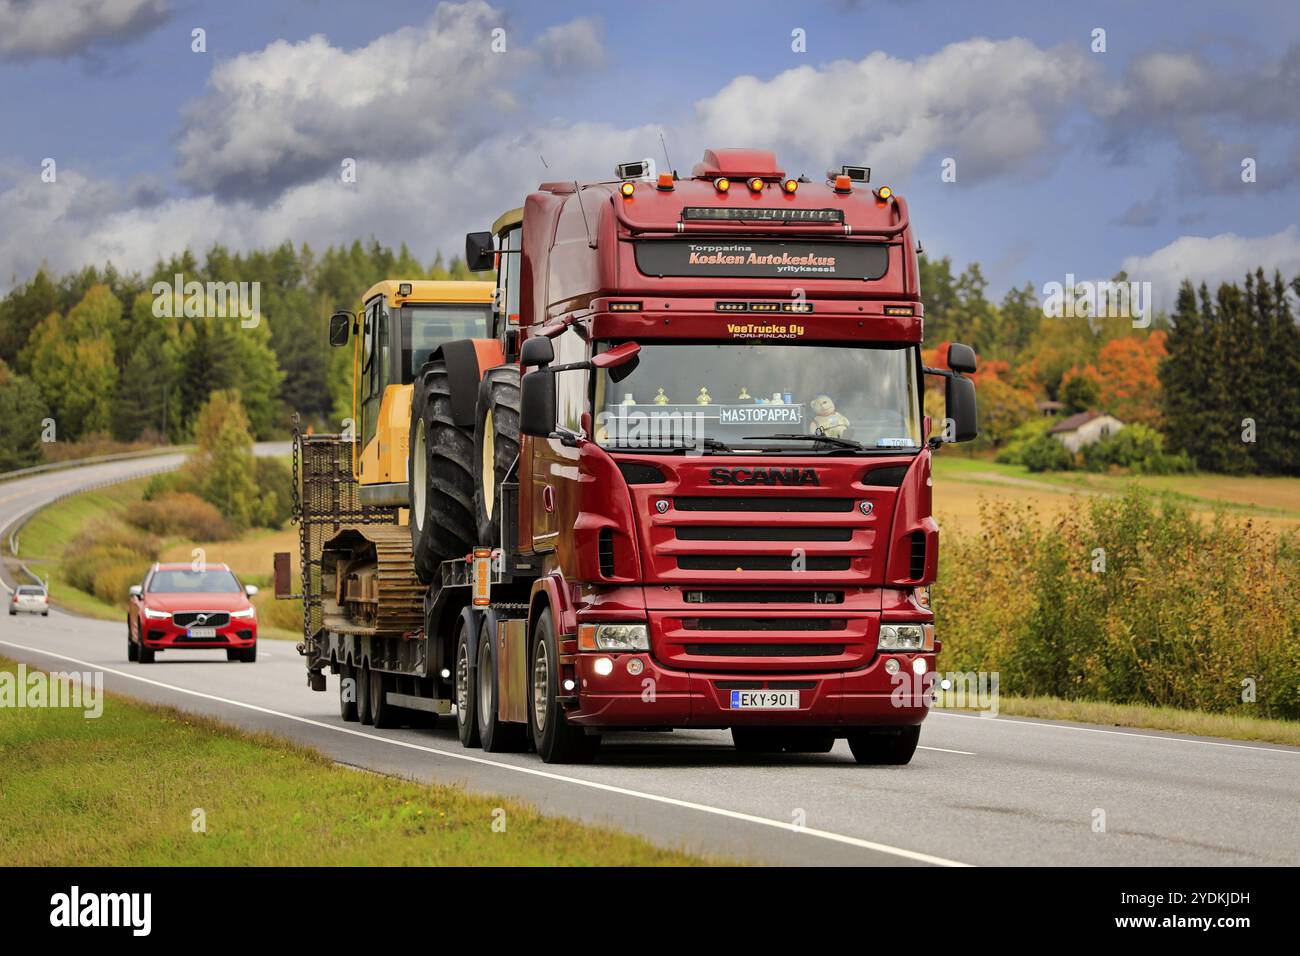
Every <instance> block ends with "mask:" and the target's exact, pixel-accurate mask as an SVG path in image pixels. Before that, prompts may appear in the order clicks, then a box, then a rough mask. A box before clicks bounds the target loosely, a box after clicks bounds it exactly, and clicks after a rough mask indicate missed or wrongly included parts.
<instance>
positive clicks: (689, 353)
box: [594, 342, 921, 454]
mask: <svg viewBox="0 0 1300 956" xmlns="http://www.w3.org/2000/svg"><path fill="white" fill-rule="evenodd" d="M638 360H639V361H638V362H637V364H636V367H635V368H634V369H633V370H632V371H631V372H630V374H627V375H626V377H624V378H623V379H622V381H619V382H615V381H614V380H613V378H612V377H611V372H614V373H615V374H618V372H620V371H622V372H626V371H627V368H626V367H624V368H623V369H621V370H606V371H605V372H603V373H601V374H600V375H599V376H598V377H597V380H596V396H595V410H596V418H595V435H594V438H595V440H596V441H597V442H598V443H600V444H602V445H604V446H606V447H608V448H621V449H626V450H633V449H635V450H646V451H658V450H674V449H680V448H694V449H699V450H701V451H706V452H710V453H720V452H723V451H725V450H728V449H729V450H731V451H735V452H754V451H769V452H786V451H794V450H799V451H802V452H804V453H808V452H809V451H817V452H818V453H822V452H825V453H827V454H855V453H857V452H858V451H870V452H884V451H896V452H897V451H901V452H906V451H915V450H917V449H919V448H920V447H921V409H920V398H919V395H918V392H917V373H918V364H917V363H918V356H917V352H916V347H915V346H913V345H904V346H876V347H859V346H855V347H847V346H841V345H815V344H808V345H795V344H781V345H768V344H750V343H745V344H741V343H737V344H704V343H682V344H663V345H660V344H646V343H645V342H642V343H641V352H640V354H639V355H638ZM815 435H825V436H827V437H828V438H832V439H839V441H837V442H830V441H827V442H824V443H817V442H811V441H809V440H808V436H815ZM779 436H797V437H794V438H782V437H779ZM855 444H856V446H858V447H854V445H855ZM724 446H725V447H724Z"/></svg>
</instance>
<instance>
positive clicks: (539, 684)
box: [528, 610, 600, 763]
mask: <svg viewBox="0 0 1300 956" xmlns="http://www.w3.org/2000/svg"><path fill="white" fill-rule="evenodd" d="M529 660H530V662H531V667H530V669H529V688H530V694H529V702H528V703H529V706H528V721H529V724H530V726H531V727H532V731H533V744H534V745H535V746H536V747H537V753H538V754H539V755H541V758H542V760H543V761H544V762H545V763H587V762H589V761H590V760H591V759H592V758H593V757H595V756H596V749H597V748H598V747H599V746H600V738H599V737H596V736H589V735H588V734H587V733H586V732H584V731H583V729H582V728H581V727H579V726H577V725H575V724H570V723H569V722H568V720H567V718H566V717H565V714H564V708H563V707H561V706H560V700H559V697H560V690H559V681H560V667H559V663H560V649H559V642H558V641H556V639H555V626H554V625H553V624H552V623H551V612H550V611H549V610H546V611H543V612H542V613H541V616H540V617H538V618H537V623H536V624H535V625H534V626H533V640H532V654H531V656H530V658H529Z"/></svg>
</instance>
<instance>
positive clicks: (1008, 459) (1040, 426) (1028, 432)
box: [993, 416, 1056, 465]
mask: <svg viewBox="0 0 1300 956" xmlns="http://www.w3.org/2000/svg"><path fill="white" fill-rule="evenodd" d="M1055 424H1056V420H1055V419H1052V418H1044V417H1042V416H1038V417H1036V418H1031V419H1029V420H1027V421H1024V422H1021V423H1020V424H1019V425H1017V426H1016V427H1015V428H1014V429H1013V430H1012V432H1011V435H1010V437H1008V439H1007V443H1006V444H1005V445H1004V446H1002V448H1000V449H998V453H997V455H995V456H994V458H993V460H994V461H997V462H1001V463H1002V464H1004V465H1023V464H1024V463H1025V459H1024V453H1025V446H1026V445H1028V444H1029V443H1030V442H1031V441H1033V440H1034V439H1035V438H1037V437H1039V436H1040V435H1046V434H1047V430H1048V429H1049V428H1051V427H1052V426H1053V425H1055Z"/></svg>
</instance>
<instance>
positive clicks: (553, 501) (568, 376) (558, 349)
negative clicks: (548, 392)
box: [531, 328, 589, 551]
mask: <svg viewBox="0 0 1300 956" xmlns="http://www.w3.org/2000/svg"><path fill="white" fill-rule="evenodd" d="M588 357H589V347H588V345H587V343H586V341H585V340H584V339H583V338H582V337H581V336H580V335H578V333H577V332H575V331H574V330H573V329H571V328H570V329H567V330H565V331H564V332H563V333H561V334H560V335H558V336H556V338H555V364H557V365H567V364H569V363H571V362H583V361H586V360H587V358H588ZM587 409H588V402H587V373H586V372H583V371H571V372H560V373H558V374H557V375H556V376H555V413H556V421H557V422H558V424H559V425H560V427H561V428H564V429H567V430H569V431H573V432H582V430H583V429H582V415H583V413H584V412H585V411H587ZM532 447H533V454H532V478H533V481H532V496H531V504H532V532H533V549H534V550H536V551H552V550H554V549H555V547H556V544H557V542H558V540H559V538H560V530H561V529H562V528H566V527H568V528H571V527H573V522H574V520H575V519H576V518H577V516H578V504H577V502H578V450H577V449H576V448H568V447H566V446H564V445H562V444H560V442H559V441H558V440H557V439H554V438H534V439H532Z"/></svg>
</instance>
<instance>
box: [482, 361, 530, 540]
mask: <svg viewBox="0 0 1300 956" xmlns="http://www.w3.org/2000/svg"><path fill="white" fill-rule="evenodd" d="M476 415H477V422H476V427H475V429H474V516H475V519H476V521H477V525H478V543H479V544H481V545H486V546H490V547H496V546H497V545H498V544H500V542H501V482H503V481H504V480H505V477H506V475H507V473H509V471H510V468H511V466H512V465H514V463H515V461H516V459H518V457H519V366H517V365H502V366H499V367H498V368H494V369H491V370H490V371H489V372H488V373H487V374H486V375H484V376H483V381H482V382H480V383H479V387H478V410H477V412H476Z"/></svg>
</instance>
